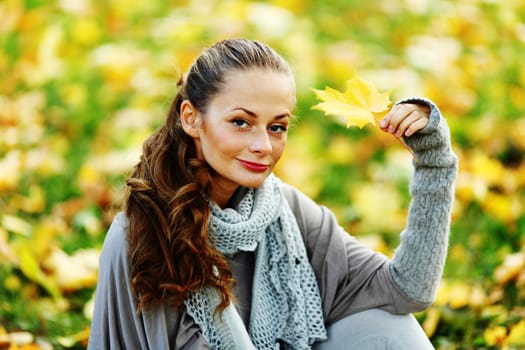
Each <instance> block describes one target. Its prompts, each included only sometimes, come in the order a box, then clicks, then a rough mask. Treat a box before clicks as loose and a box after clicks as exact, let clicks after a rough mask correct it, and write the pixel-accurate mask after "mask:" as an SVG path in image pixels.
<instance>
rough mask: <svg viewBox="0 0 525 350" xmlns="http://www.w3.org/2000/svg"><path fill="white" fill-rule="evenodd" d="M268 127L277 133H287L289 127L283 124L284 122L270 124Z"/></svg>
mask: <svg viewBox="0 0 525 350" xmlns="http://www.w3.org/2000/svg"><path fill="white" fill-rule="evenodd" d="M268 129H269V130H270V131H271V132H273V133H277V134H282V133H285V132H286V131H287V130H288V128H287V127H286V126H285V125H282V124H274V125H270V127H269V128H268Z"/></svg>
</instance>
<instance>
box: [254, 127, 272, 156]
mask: <svg viewBox="0 0 525 350" xmlns="http://www.w3.org/2000/svg"><path fill="white" fill-rule="evenodd" d="M249 149H250V152H253V153H258V154H268V153H271V152H272V143H271V142H270V138H269V135H268V133H267V132H266V130H264V131H261V132H254V137H253V139H252V141H251V143H250V147H249Z"/></svg>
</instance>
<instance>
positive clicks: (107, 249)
mask: <svg viewBox="0 0 525 350" xmlns="http://www.w3.org/2000/svg"><path fill="white" fill-rule="evenodd" d="M128 250H129V241H128V220H127V218H126V215H125V214H124V213H123V212H120V213H118V214H117V215H116V216H115V218H114V219H113V222H112V223H111V226H110V227H109V230H108V233H107V234H106V237H105V238H104V244H103V246H102V253H101V256H100V259H101V262H103V261H116V260H122V259H127V256H128Z"/></svg>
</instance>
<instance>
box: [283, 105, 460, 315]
mask: <svg viewBox="0 0 525 350" xmlns="http://www.w3.org/2000/svg"><path fill="white" fill-rule="evenodd" d="M406 102H414V101H412V100H407V101H406ZM416 102H417V103H425V104H428V105H429V106H430V107H431V115H430V119H431V120H430V123H429V125H428V126H427V127H426V128H425V129H423V130H421V131H420V132H419V133H417V134H415V135H413V136H412V137H411V138H410V139H408V140H405V141H407V143H408V144H409V146H411V147H412V149H413V150H414V151H415V152H416V155H417V162H416V163H415V174H414V179H413V180H412V182H411V194H412V201H411V206H410V209H409V217H408V222H407V226H406V228H405V230H404V231H403V232H402V234H401V241H400V242H401V243H400V245H399V246H398V248H397V249H396V253H395V255H394V258H393V259H392V261H390V260H389V259H388V258H387V257H386V256H384V255H382V254H380V253H378V252H375V251H373V250H371V249H369V248H367V247H366V246H364V245H363V244H361V243H360V242H359V241H358V240H357V239H355V238H354V237H353V236H351V235H349V234H348V233H347V232H345V230H344V229H343V228H342V227H341V226H339V224H338V223H337V219H336V217H335V215H334V214H333V213H332V212H331V211H330V210H329V209H327V208H326V207H324V206H319V205H317V204H316V203H315V202H313V201H312V200H311V199H310V198H308V197H307V196H305V195H304V194H302V193H300V192H299V191H298V190H296V189H295V188H293V187H291V186H289V185H283V189H284V193H285V195H286V197H287V199H288V202H289V203H290V206H291V207H292V210H293V211H294V214H295V217H296V218H297V222H298V225H299V228H300V229H301V232H302V234H303V239H304V242H305V245H306V249H307V253H308V257H309V259H310V263H311V265H312V267H313V269H314V271H315V273H316V277H317V282H318V285H319V289H320V292H321V298H322V302H323V312H324V316H325V322H326V323H327V324H331V323H333V322H335V321H337V320H339V319H341V318H344V317H345V316H348V315H350V314H353V313H356V312H359V311H362V310H366V309H371V308H381V309H384V310H386V311H389V312H392V313H411V312H416V311H420V310H423V309H425V308H426V307H428V306H429V305H430V304H431V302H432V301H433V298H434V295H435V291H436V289H437V286H438V284H439V280H440V278H441V274H442V270H443V265H444V261H445V256H446V250H447V245H448V233H449V226H450V212H451V207H452V200H453V183H454V179H455V176H456V172H457V160H456V157H455V155H454V154H453V153H452V151H451V149H450V139H449V135H448V127H447V125H446V122H445V121H444V119H442V118H441V116H440V114H439V111H438V110H437V108H436V107H435V106H434V105H433V104H431V103H430V102H429V101H426V100H417V101H416Z"/></svg>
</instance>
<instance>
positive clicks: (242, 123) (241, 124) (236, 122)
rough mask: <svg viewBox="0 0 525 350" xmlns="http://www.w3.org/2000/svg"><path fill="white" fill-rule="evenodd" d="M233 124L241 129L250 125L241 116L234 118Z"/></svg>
mask: <svg viewBox="0 0 525 350" xmlns="http://www.w3.org/2000/svg"><path fill="white" fill-rule="evenodd" d="M232 124H233V126H235V127H237V128H239V129H245V128H247V127H248V126H249V124H248V122H247V121H246V120H244V119H241V118H235V119H233V120H232Z"/></svg>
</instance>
